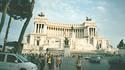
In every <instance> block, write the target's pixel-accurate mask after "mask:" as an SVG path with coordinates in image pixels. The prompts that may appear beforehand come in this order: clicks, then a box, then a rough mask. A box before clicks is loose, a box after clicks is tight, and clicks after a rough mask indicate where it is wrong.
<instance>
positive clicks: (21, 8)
mask: <svg viewBox="0 0 125 70" xmlns="http://www.w3.org/2000/svg"><path fill="white" fill-rule="evenodd" d="M31 3H32V2H31V0H11V1H10V4H9V8H8V14H9V15H10V16H12V17H13V18H14V19H25V18H27V17H29V16H31V15H32V10H31V9H32V6H31Z"/></svg>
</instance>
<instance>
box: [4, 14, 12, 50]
mask: <svg viewBox="0 0 125 70" xmlns="http://www.w3.org/2000/svg"><path fill="white" fill-rule="evenodd" d="M11 20H12V17H11V16H10V19H9V22H8V25H7V29H6V35H5V37H4V45H3V49H2V51H3V52H5V50H6V44H7V38H8V33H9V29H10V24H11Z"/></svg>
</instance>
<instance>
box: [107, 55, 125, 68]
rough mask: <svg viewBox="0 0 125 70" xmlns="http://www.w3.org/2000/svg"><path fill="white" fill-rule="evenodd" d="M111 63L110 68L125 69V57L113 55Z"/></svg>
mask: <svg viewBox="0 0 125 70" xmlns="http://www.w3.org/2000/svg"><path fill="white" fill-rule="evenodd" d="M109 65H110V69H109V70H125V57H112V58H111V59H110V60H109Z"/></svg>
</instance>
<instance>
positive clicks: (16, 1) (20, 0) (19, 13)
mask: <svg viewBox="0 0 125 70" xmlns="http://www.w3.org/2000/svg"><path fill="white" fill-rule="evenodd" d="M1 1H2V3H3V2H4V0H0V2H1ZM34 3H35V0H32V1H31V0H9V6H8V8H7V9H6V11H7V14H8V15H9V16H10V20H9V23H8V26H7V31H6V35H5V38H4V46H5V45H6V42H7V36H8V31H9V27H10V23H11V18H14V19H15V20H19V19H20V20H23V19H25V18H26V21H25V23H24V25H23V28H22V30H21V34H20V36H19V39H18V43H17V45H16V46H18V47H15V48H18V49H17V51H19V49H20V46H21V42H22V39H23V36H24V33H25V30H26V28H27V26H28V23H29V21H30V19H31V17H32V11H33V8H34ZM2 5H4V3H3V4H2ZM3 9H4V8H3ZM3 9H0V11H2V10H3ZM1 29H2V28H1ZM4 50H5V47H4V48H3V51H4ZM17 51H16V52H17Z"/></svg>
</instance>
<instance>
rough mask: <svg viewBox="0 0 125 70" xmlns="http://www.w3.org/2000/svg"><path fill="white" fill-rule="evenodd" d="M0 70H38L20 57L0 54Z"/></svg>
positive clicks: (11, 54)
mask: <svg viewBox="0 0 125 70" xmlns="http://www.w3.org/2000/svg"><path fill="white" fill-rule="evenodd" d="M0 70H38V68H37V66H36V65H35V64H33V63H31V62H29V61H28V60H27V59H26V58H24V57H23V56H21V55H18V54H13V53H3V52H0Z"/></svg>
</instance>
